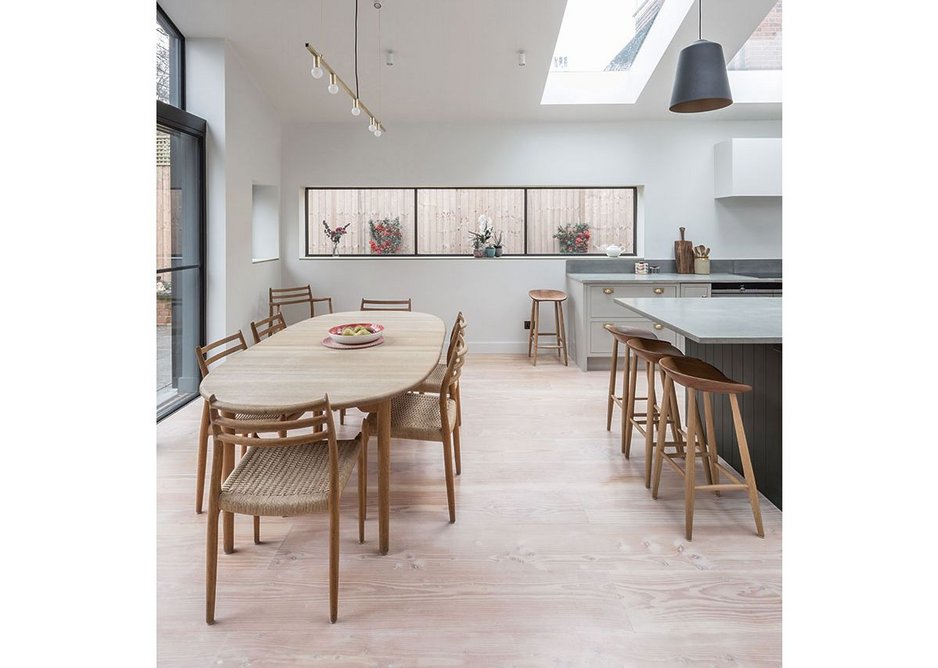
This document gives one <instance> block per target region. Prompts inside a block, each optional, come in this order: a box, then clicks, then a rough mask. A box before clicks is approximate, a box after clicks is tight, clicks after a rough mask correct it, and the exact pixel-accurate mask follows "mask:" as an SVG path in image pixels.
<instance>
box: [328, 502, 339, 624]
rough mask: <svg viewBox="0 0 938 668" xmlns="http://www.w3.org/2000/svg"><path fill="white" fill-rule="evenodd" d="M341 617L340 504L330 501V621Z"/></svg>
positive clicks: (333, 621)
mask: <svg viewBox="0 0 938 668" xmlns="http://www.w3.org/2000/svg"><path fill="white" fill-rule="evenodd" d="M338 617H339V503H338V500H337V499H334V498H330V499H329V621H330V622H332V623H333V624H335V620H336V619H338Z"/></svg>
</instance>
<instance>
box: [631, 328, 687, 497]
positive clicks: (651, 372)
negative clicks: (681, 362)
mask: <svg viewBox="0 0 938 668" xmlns="http://www.w3.org/2000/svg"><path fill="white" fill-rule="evenodd" d="M626 346H627V347H628V349H629V351H630V352H631V353H632V354H633V355H634V356H635V358H634V359H633V360H632V365H631V369H630V372H629V390H628V394H627V395H626V397H627V401H626V415H625V429H624V430H623V433H622V452H623V454H625V458H626V459H628V458H629V451H630V449H631V447H632V428H633V427H634V428H635V429H637V430H638V432H639V433H640V434H642V435H643V436H644V437H645V487H646V488H648V487H651V461H652V454H653V452H654V444H655V428H656V427H657V429H658V431H659V433H664V431H665V429H666V428H667V425H670V426H671V434H672V436H673V437H674V440H673V441H668V442H667V443H666V444H667V445H673V446H674V447H675V448H677V451H678V452H679V453H682V454H683V452H684V440H683V437H682V434H681V417H680V413H679V412H678V411H673V412H672V414H670V415H666V416H665V422H661V411H660V408H659V406H658V404H657V403H656V401H655V370H656V368H657V366H658V360H660V359H662V358H663V357H669V356H673V357H680V356H681V355H683V353H682V352H681V351H680V350H678V349H677V348H675V347H674V346H672V345H671V344H670V343H668V342H667V341H657V340H654V339H644V338H635V339H629V340H628V341H627V342H626ZM639 360H642V361H643V362H645V371H646V378H647V380H648V393H647V396H646V399H645V401H646V408H645V413H644V414H642V413H636V412H635V401H636V400H637V399H638V397H636V396H635V386H636V384H637V382H638V361H639ZM661 384H662V386H664V375H663V374H662V376H661ZM671 392H674V388H673V387H672V388H671ZM665 396H666V395H665ZM674 405H675V406H677V399H676V398H675V400H674Z"/></svg>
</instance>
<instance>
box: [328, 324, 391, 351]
mask: <svg viewBox="0 0 938 668" xmlns="http://www.w3.org/2000/svg"><path fill="white" fill-rule="evenodd" d="M356 328H359V329H357V331H359V332H360V331H362V330H361V328H364V329H365V330H368V333H367V334H351V335H349V334H348V333H344V334H343V332H347V331H348V330H352V331H356ZM383 331H384V327H382V326H381V325H378V324H376V323H373V322H350V323H347V324H344V325H336V326H335V327H330V328H329V337H330V338H331V339H332V340H333V341H335V342H337V343H344V344H345V345H349V346H355V345H360V344H362V343H371V342H372V341H376V340H378V339H379V338H381V333H382V332H383Z"/></svg>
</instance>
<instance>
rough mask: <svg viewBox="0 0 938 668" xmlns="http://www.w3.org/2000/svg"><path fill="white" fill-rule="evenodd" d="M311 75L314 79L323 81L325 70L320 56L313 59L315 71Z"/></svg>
mask: <svg viewBox="0 0 938 668" xmlns="http://www.w3.org/2000/svg"><path fill="white" fill-rule="evenodd" d="M309 73H310V74H312V75H313V78H314V79H322V75H323V70H322V63H321V61H320V58H319V56H316V57H315V58H313V69H311V70H310V71H309Z"/></svg>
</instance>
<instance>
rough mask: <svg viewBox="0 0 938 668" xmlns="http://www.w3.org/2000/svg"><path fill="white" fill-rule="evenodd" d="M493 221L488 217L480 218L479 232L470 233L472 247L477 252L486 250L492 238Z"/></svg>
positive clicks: (482, 216)
mask: <svg viewBox="0 0 938 668" xmlns="http://www.w3.org/2000/svg"><path fill="white" fill-rule="evenodd" d="M492 232H493V230H492V219H491V218H489V217H488V216H486V215H481V216H479V231H478V232H470V233H469V239H470V240H471V241H472V247H473V248H475V249H476V250H477V251H478V250H482V249H483V248H485V246H486V244H488V242H489V240H490V239H491V238H492Z"/></svg>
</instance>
